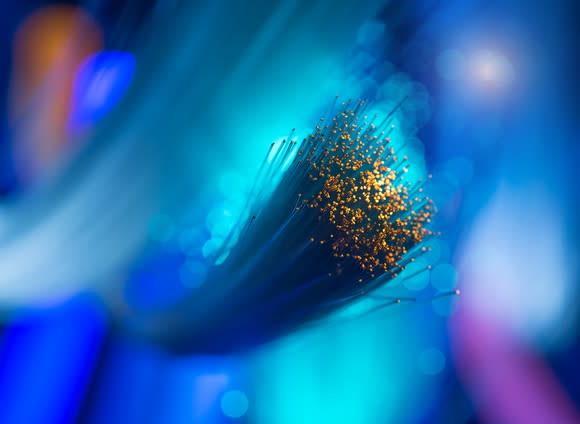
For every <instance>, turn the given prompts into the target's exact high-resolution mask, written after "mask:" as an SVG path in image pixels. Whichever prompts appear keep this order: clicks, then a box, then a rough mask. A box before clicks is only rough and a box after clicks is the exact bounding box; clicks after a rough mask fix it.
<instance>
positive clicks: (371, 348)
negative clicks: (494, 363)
mask: <svg viewBox="0 0 580 424" xmlns="http://www.w3.org/2000/svg"><path fill="white" fill-rule="evenodd" d="M433 337H434V336H433V333H427V332H422V330H421V328H420V326H419V324H418V320H417V317H416V316H415V317H414V316H413V312H412V309H411V308H405V307H402V305H397V306H395V307H393V308H391V309H389V308H387V309H386V310H384V311H383V312H381V313H376V314H374V315H370V316H368V317H367V318H364V319H358V320H351V321H348V322H347V323H346V324H335V325H329V326H325V327H321V328H318V329H315V330H312V331H309V332H307V333H301V334H298V335H297V336H296V337H291V338H289V339H286V340H283V341H281V342H280V343H278V344H277V345H276V346H273V347H270V348H268V349H266V350H265V351H264V352H263V353H262V354H261V355H259V356H258V358H257V360H256V363H255V366H254V370H253V371H252V372H253V373H255V374H253V375H255V376H256V378H255V383H254V384H255V387H254V388H253V392H254V393H255V399H256V400H255V410H254V411H253V413H252V422H256V423H262V424H271V423H277V424H295V423H302V424H310V423H312V424H326V423H329V424H330V423H332V424H343V423H344V424H352V423H357V424H376V423H380V422H406V421H407V420H406V418H409V417H410V416H411V415H412V414H413V413H414V406H413V405H415V404H416V402H419V401H420V399H421V397H422V396H423V395H424V393H425V390H427V388H428V386H429V382H428V381H426V380H425V379H424V378H423V377H422V376H421V374H420V372H419V370H418V369H417V366H416V361H415V358H417V356H418V355H419V352H420V351H421V347H420V346H419V340H421V344H423V343H424V342H425V341H426V340H428V342H429V341H431V342H433Z"/></svg>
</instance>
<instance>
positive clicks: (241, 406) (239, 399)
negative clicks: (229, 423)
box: [221, 390, 248, 418]
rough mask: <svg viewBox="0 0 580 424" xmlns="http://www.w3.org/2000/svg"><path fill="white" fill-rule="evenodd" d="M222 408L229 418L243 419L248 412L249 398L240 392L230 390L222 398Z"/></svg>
mask: <svg viewBox="0 0 580 424" xmlns="http://www.w3.org/2000/svg"><path fill="white" fill-rule="evenodd" d="M221 408H222V412H223V413H224V415H226V416H227V417H230V418H240V417H243V416H244V415H245V414H246V412H247V411H248V397H247V396H246V395H245V393H244V392H241V391H239V390H230V391H228V392H226V393H225V394H224V395H223V396H222V399H221Z"/></svg>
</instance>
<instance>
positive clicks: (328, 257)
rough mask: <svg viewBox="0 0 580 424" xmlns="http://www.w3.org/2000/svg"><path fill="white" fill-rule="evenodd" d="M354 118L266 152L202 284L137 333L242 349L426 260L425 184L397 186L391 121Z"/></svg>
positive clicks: (360, 112)
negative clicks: (247, 193) (413, 263)
mask: <svg viewBox="0 0 580 424" xmlns="http://www.w3.org/2000/svg"><path fill="white" fill-rule="evenodd" d="M366 107H367V105H366V103H365V102H363V101H360V102H357V103H356V104H353V105H352V106H351V105H350V104H349V103H348V102H347V103H344V104H343V105H342V107H341V108H340V109H339V111H338V112H336V113H330V114H329V116H328V117H326V118H325V119H321V120H320V121H319V123H318V125H317V126H316V128H315V130H314V131H313V132H312V133H311V134H310V135H309V136H308V137H307V138H305V139H304V140H302V141H301V142H299V141H298V140H296V139H294V138H293V134H291V135H290V137H289V138H288V139H286V140H283V141H281V142H279V143H274V144H272V145H271V146H270V151H269V152H268V154H267V156H266V158H265V159H264V161H263V163H262V165H261V167H260V170H259V172H258V175H257V177H256V180H255V182H254V184H253V187H252V188H251V191H250V194H249V196H248V199H247V202H246V205H245V209H244V212H243V213H242V214H241V215H240V217H239V219H238V221H237V223H236V225H234V226H233V228H232V230H231V232H230V233H229V235H228V236H227V237H226V238H225V239H224V242H223V244H222V245H221V247H219V248H218V249H216V251H215V252H214V253H213V255H212V257H211V258H210V260H211V262H212V267H211V270H210V271H209V272H208V274H207V277H206V281H205V282H204V283H203V284H202V285H201V286H200V287H199V289H198V290H197V291H196V293H195V295H194V296H192V297H191V298H190V299H188V300H187V301H186V302H183V304H182V305H180V306H179V307H178V308H176V309H174V310H172V311H171V313H163V314H159V315H158V316H156V317H154V319H153V320H148V323H147V327H148V331H149V332H153V333H154V334H155V335H156V336H157V337H158V338H161V339H162V340H163V341H164V342H166V343H168V344H170V345H171V346H174V347H176V348H179V349H186V350H188V351H192V350H193V351H195V350H197V351H230V350H238V349H243V348H247V347H252V346H255V345H257V344H260V343H263V342H265V341H269V340H272V339H274V338H276V337H278V336H280V335H283V334H286V333H288V332H290V331H292V330H294V329H296V328H298V327H301V326H304V325H305V324H310V323H313V322H319V321H320V319H321V318H324V317H326V316H328V315H329V314H330V313H332V312H333V311H335V310H337V309H339V308H341V307H344V306H346V305H348V304H350V303H352V302H354V301H356V300H358V299H363V298H365V297H367V296H373V295H374V296H377V294H376V293H377V289H379V288H384V287H387V286H388V285H389V283H390V282H391V281H393V280H394V279H396V278H398V276H399V274H401V272H403V271H404V270H405V269H406V267H407V266H408V265H409V264H410V263H412V262H414V261H415V260H416V259H417V258H418V257H419V256H421V255H422V254H423V253H424V252H426V251H427V250H428V248H427V247H426V246H425V241H426V239H427V238H429V237H432V236H433V235H434V233H433V231H432V230H430V229H429V227H430V223H431V220H432V216H433V214H434V212H435V207H434V205H433V202H432V201H431V200H430V199H429V198H428V197H427V196H425V195H424V194H423V186H424V183H425V181H422V180H415V181H411V179H406V178H405V174H406V173H407V172H408V170H409V167H410V166H411V165H412V164H410V163H409V159H408V158H407V157H406V156H400V152H399V151H398V150H397V148H395V147H393V144H394V143H392V142H391V140H390V138H389V132H390V131H391V129H392V126H391V121H390V119H391V116H390V115H388V116H386V117H384V118H381V120H380V122H375V121H376V120H377V118H376V117H375V118H372V117H367V116H366V115H365V113H366V112H365V110H366ZM426 270H427V269H425V270H419V271H417V272H423V271H426ZM381 292H382V290H381ZM380 298H381V299H383V300H382V304H381V307H382V306H385V305H390V304H396V303H400V302H401V301H404V300H408V298H402V297H396V296H382V297H380Z"/></svg>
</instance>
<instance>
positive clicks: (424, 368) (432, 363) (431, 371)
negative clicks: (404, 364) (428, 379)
mask: <svg viewBox="0 0 580 424" xmlns="http://www.w3.org/2000/svg"><path fill="white" fill-rule="evenodd" d="M418 365H419V369H420V370H421V372H422V373H424V374H427V375H436V374H439V373H440V372H441V371H443V368H445V355H443V353H441V351H440V350H439V349H435V348H430V349H426V350H424V351H423V352H421V354H420V355H419V361H418Z"/></svg>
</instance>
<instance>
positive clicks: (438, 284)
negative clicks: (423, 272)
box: [431, 264, 457, 291]
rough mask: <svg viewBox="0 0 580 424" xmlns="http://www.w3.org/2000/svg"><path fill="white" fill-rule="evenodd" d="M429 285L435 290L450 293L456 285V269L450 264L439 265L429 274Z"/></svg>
mask: <svg viewBox="0 0 580 424" xmlns="http://www.w3.org/2000/svg"><path fill="white" fill-rule="evenodd" d="M431 284H432V285H433V287H435V288H436V289H437V290H440V291H450V290H453V289H455V286H456V284H457V269H455V267H454V266H453V265H451V264H439V265H437V266H436V267H435V268H433V271H432V272H431Z"/></svg>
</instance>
